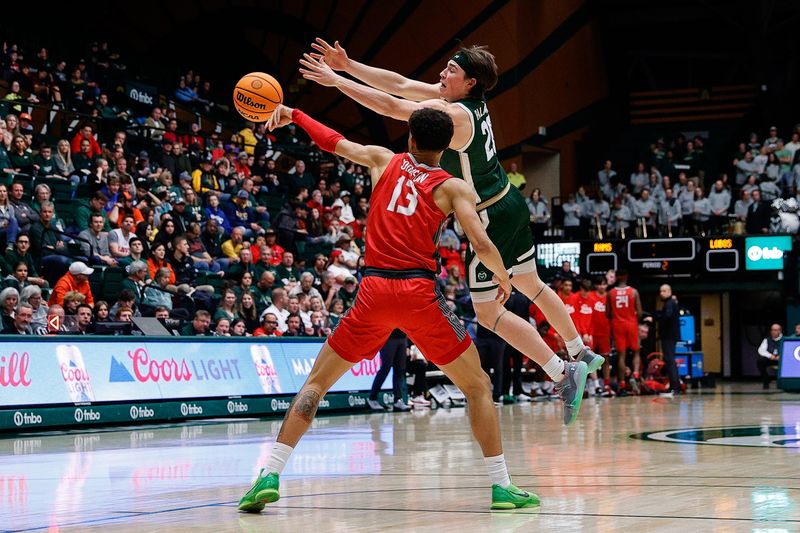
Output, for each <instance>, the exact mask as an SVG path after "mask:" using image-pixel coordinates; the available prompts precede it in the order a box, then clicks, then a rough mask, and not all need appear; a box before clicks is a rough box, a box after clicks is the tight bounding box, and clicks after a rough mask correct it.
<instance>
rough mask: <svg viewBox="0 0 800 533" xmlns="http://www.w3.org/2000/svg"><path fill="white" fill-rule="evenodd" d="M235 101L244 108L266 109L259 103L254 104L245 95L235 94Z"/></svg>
mask: <svg viewBox="0 0 800 533" xmlns="http://www.w3.org/2000/svg"><path fill="white" fill-rule="evenodd" d="M236 100H237V101H239V102H241V103H243V104H244V105H246V106H249V107H252V108H253V109H266V108H267V106H266V105H264V104H262V103H261V102H256V101H255V100H253V99H252V98H250V97H249V96H247V95H246V94H242V93H241V92H237V93H236Z"/></svg>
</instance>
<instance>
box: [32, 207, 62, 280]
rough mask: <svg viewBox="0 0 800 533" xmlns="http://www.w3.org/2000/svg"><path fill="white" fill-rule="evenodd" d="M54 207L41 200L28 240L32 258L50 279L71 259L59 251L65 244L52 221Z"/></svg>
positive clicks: (57, 274)
mask: <svg viewBox="0 0 800 533" xmlns="http://www.w3.org/2000/svg"><path fill="white" fill-rule="evenodd" d="M54 217H55V207H54V206H53V204H52V203H51V202H43V203H42V208H41V211H40V212H39V220H38V221H37V222H35V223H34V224H33V225H32V226H31V234H30V240H31V243H32V245H33V248H32V253H33V256H34V258H35V259H36V260H37V261H39V262H40V264H41V265H42V268H43V269H44V271H45V272H46V273H47V277H49V278H50V279H51V280H52V279H56V278H57V277H58V276H60V275H61V274H62V273H63V272H64V270H66V269H67V267H68V266H69V264H70V263H71V260H70V258H69V257H66V256H65V255H61V253H63V252H65V251H66V245H65V244H64V241H63V240H62V239H61V235H60V229H59V228H58V226H57V224H56V223H55V222H54V220H53V219H54Z"/></svg>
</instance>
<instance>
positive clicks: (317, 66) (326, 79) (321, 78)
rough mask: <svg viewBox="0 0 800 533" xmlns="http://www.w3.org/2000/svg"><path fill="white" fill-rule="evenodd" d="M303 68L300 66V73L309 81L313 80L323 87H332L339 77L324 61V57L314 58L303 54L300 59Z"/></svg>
mask: <svg viewBox="0 0 800 533" xmlns="http://www.w3.org/2000/svg"><path fill="white" fill-rule="evenodd" d="M300 64H301V65H303V68H300V74H302V75H303V77H304V78H305V79H307V80H309V81H315V82H317V83H319V84H320V85H322V86H324V87H334V86H335V85H336V81H337V80H338V79H339V78H340V76H339V75H338V74H336V73H335V72H334V71H333V69H331V67H329V66H328V64H327V63H325V59H324V58H319V59H316V58H314V57H311V55H310V54H303V59H301V60H300Z"/></svg>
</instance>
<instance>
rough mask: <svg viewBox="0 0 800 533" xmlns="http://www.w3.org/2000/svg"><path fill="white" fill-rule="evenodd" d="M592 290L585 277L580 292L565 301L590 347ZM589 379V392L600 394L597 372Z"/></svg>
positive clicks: (577, 327) (576, 327)
mask: <svg viewBox="0 0 800 533" xmlns="http://www.w3.org/2000/svg"><path fill="white" fill-rule="evenodd" d="M591 290H592V280H590V279H589V278H584V279H582V280H581V281H580V290H579V291H578V292H573V293H572V296H570V297H569V299H568V300H567V301H566V302H565V305H566V306H567V311H569V310H570V308H571V309H572V312H571V313H570V317H571V318H572V322H574V323H575V329H577V330H578V334H579V335H580V336H581V339H583V342H584V344H586V346H590V347H592V346H594V342H593V339H592V315H593V313H594V312H593V306H594V296H593V295H592V293H591ZM593 351H594V352H595V353H597V351H596V350H594V349H593ZM589 379H590V380H591V381H592V382H591V383H587V384H586V390H588V391H589V394H593V393H594V394H599V391H598V390H597V389H598V388H600V383H599V382H598V380H597V372H593V373H592V374H590V375H589Z"/></svg>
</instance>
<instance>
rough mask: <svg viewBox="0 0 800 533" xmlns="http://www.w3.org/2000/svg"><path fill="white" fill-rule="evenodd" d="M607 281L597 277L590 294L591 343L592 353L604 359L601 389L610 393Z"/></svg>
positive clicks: (609, 324)
mask: <svg viewBox="0 0 800 533" xmlns="http://www.w3.org/2000/svg"><path fill="white" fill-rule="evenodd" d="M607 289H608V281H607V280H606V278H605V276H604V277H599V278H597V280H596V281H595V284H594V292H592V311H593V312H592V341H593V346H594V348H593V349H594V351H595V352H596V353H599V354H600V355H602V356H603V357H604V358H605V360H606V361H605V363H603V389H604V390H605V391H610V390H611V389H610V388H608V389H606V387H608V385H609V383H610V382H611V364H610V361H609V358H610V357H611V322H610V321H609V320H608V290H607Z"/></svg>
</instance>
